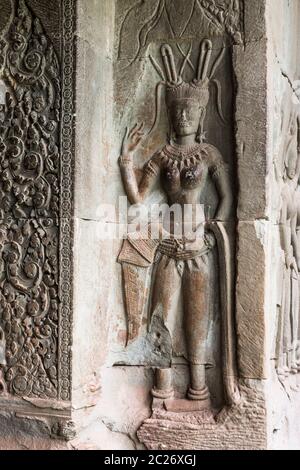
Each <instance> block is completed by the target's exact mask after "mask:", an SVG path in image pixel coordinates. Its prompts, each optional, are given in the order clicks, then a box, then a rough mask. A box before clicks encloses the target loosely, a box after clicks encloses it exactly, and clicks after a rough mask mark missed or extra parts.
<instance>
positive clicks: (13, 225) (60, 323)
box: [0, 0, 75, 400]
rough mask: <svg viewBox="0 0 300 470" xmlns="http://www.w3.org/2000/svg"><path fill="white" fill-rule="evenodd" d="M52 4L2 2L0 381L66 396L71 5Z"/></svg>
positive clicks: (5, 386)
mask: <svg viewBox="0 0 300 470" xmlns="http://www.w3.org/2000/svg"><path fill="white" fill-rule="evenodd" d="M52 3H53V5H52V8H48V3H47V2H45V1H42V2H36V1H34V0H32V1H30V0H28V1H25V0H11V1H8V0H4V2H3V1H1V2H0V4H1V12H2V8H3V11H4V13H5V15H4V17H5V19H6V21H5V22H4V21H3V20H2V19H1V25H0V26H1V30H0V83H1V91H2V93H0V98H1V99H2V100H1V103H0V165H1V170H0V265H1V269H0V270H1V274H0V362H1V365H0V367H1V368H2V369H1V376H0V380H1V384H2V394H4V395H6V394H8V395H15V396H18V397H31V398H41V399H57V400H69V399H70V364H71V362H70V361H71V358H70V344H71V331H70V326H71V311H72V309H71V307H72V256H71V251H72V210H73V204H72V200H73V197H72V168H73V54H74V41H73V32H74V9H75V2H74V1H73V0H64V1H59V0H58V1H55V2H52ZM3 4H4V7H3ZM54 4H55V5H54Z"/></svg>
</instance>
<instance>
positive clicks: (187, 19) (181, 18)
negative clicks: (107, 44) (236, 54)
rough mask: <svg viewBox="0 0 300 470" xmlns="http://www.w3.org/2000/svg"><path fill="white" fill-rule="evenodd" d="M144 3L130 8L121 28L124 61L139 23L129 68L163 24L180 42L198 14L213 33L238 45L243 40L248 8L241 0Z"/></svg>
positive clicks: (180, 0)
mask: <svg viewBox="0 0 300 470" xmlns="http://www.w3.org/2000/svg"><path fill="white" fill-rule="evenodd" d="M142 3H143V4H142V5H141V2H137V3H135V4H134V5H133V6H132V7H131V8H129V9H128V11H127V12H126V15H125V17H124V19H123V22H122V25H121V29H120V36H119V58H122V57H123V56H126V54H127V53H126V52H125V51H127V50H128V48H127V47H126V45H127V44H128V40H130V39H131V38H132V37H133V36H134V35H133V34H132V24H133V21H134V22H135V21H137V20H138V21H137V27H138V29H137V36H136V44H134V48H136V53H135V56H134V58H133V60H132V61H131V62H130V63H129V65H130V64H131V63H132V62H134V61H135V60H136V59H137V58H138V57H139V56H140V54H141V51H142V49H143V48H144V47H145V46H147V45H148V44H149V42H150V41H149V36H150V34H151V32H152V31H153V30H154V29H155V28H157V27H159V25H160V23H161V22H163V21H164V22H165V23H166V25H167V27H168V29H169V30H170V32H171V35H172V37H173V38H176V39H180V38H182V37H183V36H184V34H185V33H186V32H187V30H188V28H189V27H190V25H191V24H192V23H193V21H194V19H195V17H196V15H197V14H198V15H200V16H201V15H202V16H204V17H205V19H206V21H207V22H208V24H209V28H210V32H211V33H212V34H215V35H224V34H227V35H228V36H229V37H230V38H231V39H232V40H233V41H234V42H235V43H240V42H241V41H242V31H243V6H244V5H243V1H241V0H176V2H174V1H173V0H156V1H155V2H153V1H151V0H150V1H148V2H142ZM139 20H141V21H139ZM196 21H199V20H196ZM130 27H131V28H130ZM198 29H199V28H198ZM133 50H134V49H133ZM130 53H131V52H130Z"/></svg>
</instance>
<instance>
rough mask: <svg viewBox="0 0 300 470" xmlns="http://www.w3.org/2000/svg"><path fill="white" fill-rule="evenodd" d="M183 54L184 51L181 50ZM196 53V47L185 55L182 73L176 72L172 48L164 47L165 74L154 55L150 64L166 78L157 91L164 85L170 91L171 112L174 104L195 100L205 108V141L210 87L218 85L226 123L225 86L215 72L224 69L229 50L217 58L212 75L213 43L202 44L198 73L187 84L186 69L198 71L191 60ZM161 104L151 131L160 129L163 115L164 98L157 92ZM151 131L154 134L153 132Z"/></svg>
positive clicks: (167, 92)
mask: <svg viewBox="0 0 300 470" xmlns="http://www.w3.org/2000/svg"><path fill="white" fill-rule="evenodd" d="M180 51H181V53H182V50H181V49H180ZM191 52H192V45H191V47H190V49H189V51H188V53H187V54H186V55H185V54H184V53H182V54H183V55H184V59H183V62H182V65H181V68H180V71H179V73H178V72H177V70H176V65H175V60H174V54H173V50H172V47H171V46H170V45H168V44H164V45H163V46H162V47H161V56H162V62H163V65H164V68H165V73H164V71H163V70H162V68H161V67H160V66H159V64H158V63H157V61H156V60H155V59H154V58H153V57H152V56H151V55H150V60H151V62H152V64H153V66H154V68H155V70H156V71H157V73H158V74H159V75H160V77H161V78H162V81H161V82H160V83H159V84H158V87H157V90H159V87H160V86H161V85H164V86H165V89H166V105H167V108H168V109H170V107H171V106H172V104H173V103H174V102H176V101H178V100H191V101H194V102H196V103H197V104H199V106H200V107H201V108H203V113H202V117H201V122H200V124H199V135H200V139H203V136H204V134H203V123H204V118H205V114H206V107H207V104H208V102H209V86H210V83H211V82H212V83H214V84H215V85H216V88H217V93H218V99H217V110H218V113H219V116H220V118H221V120H222V121H223V122H224V121H225V119H224V117H223V114H222V109H221V100H220V96H219V95H220V92H221V85H220V83H219V82H218V80H216V79H214V78H213V77H214V75H215V72H216V70H217V68H218V66H219V65H220V62H221V60H222V58H223V56H224V52H225V48H222V49H221V52H220V54H219V55H218V57H217V58H216V60H215V62H214V64H213V65H212V67H211V70H210V71H209V65H210V61H211V56H212V42H211V41H210V40H209V39H204V40H203V41H202V42H201V44H200V53H199V60H198V67H197V71H196V76H195V78H194V79H193V80H192V81H190V82H186V81H184V80H183V78H182V77H183V73H184V70H185V68H186V65H187V64H189V65H190V66H191V67H192V69H193V70H194V71H195V68H194V66H193V64H192V63H191V60H190V55H191ZM156 100H157V103H156V116H155V120H154V124H153V126H152V129H151V131H152V130H153V129H154V127H156V124H157V121H158V117H159V111H160V97H159V93H158V92H157V98H156ZM151 131H150V132H151Z"/></svg>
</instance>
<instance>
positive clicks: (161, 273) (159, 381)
mask: <svg viewBox="0 0 300 470" xmlns="http://www.w3.org/2000/svg"><path fill="white" fill-rule="evenodd" d="M180 283H181V279H180V276H179V274H178V271H177V268H176V264H175V261H174V260H173V259H170V258H168V257H167V256H162V258H161V260H160V262H159V264H158V267H157V269H156V272H155V274H154V284H153V292H152V303H151V315H152V314H153V313H154V312H155V311H156V310H157V309H158V308H159V309H161V310H162V316H163V321H164V323H165V324H166V323H167V320H168V318H169V316H170V315H171V314H172V310H173V308H174V307H175V305H174V299H175V298H176V296H175V294H176V293H177V294H178V290H179V289H180ZM152 395H153V396H154V397H156V398H161V399H167V398H171V397H172V396H173V395H174V392H173V387H172V369H171V368H168V369H157V370H156V373H155V387H154V388H153V390H152Z"/></svg>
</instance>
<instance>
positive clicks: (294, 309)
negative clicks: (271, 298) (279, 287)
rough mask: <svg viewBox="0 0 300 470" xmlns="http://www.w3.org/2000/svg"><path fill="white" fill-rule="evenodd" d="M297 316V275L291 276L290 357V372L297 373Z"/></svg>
mask: <svg viewBox="0 0 300 470" xmlns="http://www.w3.org/2000/svg"><path fill="white" fill-rule="evenodd" d="M298 317H299V282H298V276H297V277H296V276H295V275H293V276H292V344H291V346H292V358H291V372H292V373H293V374H297V372H298V366H297V346H298Z"/></svg>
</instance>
